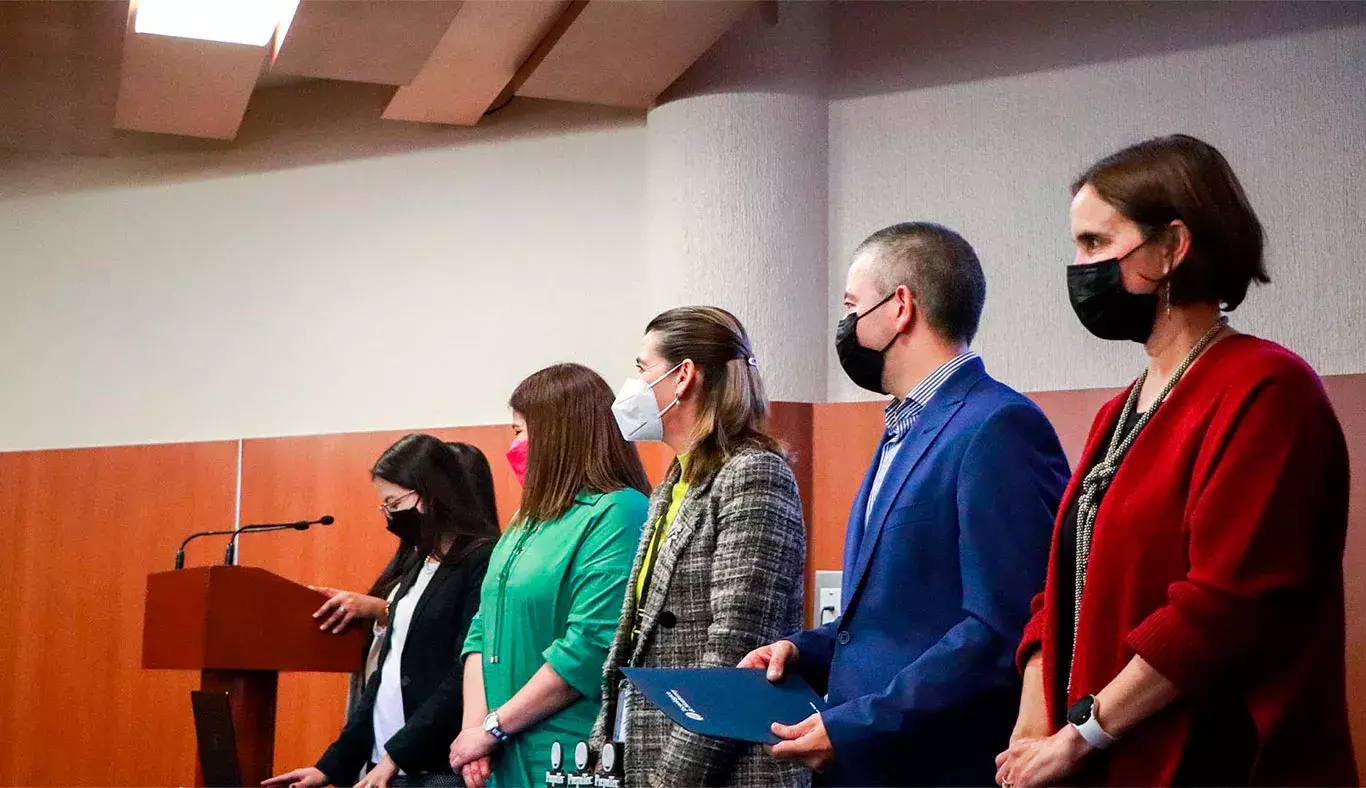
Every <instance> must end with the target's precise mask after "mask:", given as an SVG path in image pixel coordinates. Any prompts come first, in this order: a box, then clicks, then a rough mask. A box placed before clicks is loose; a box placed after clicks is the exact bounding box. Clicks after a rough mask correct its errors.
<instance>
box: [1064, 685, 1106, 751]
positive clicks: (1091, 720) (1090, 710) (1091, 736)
mask: <svg viewBox="0 0 1366 788" xmlns="http://www.w3.org/2000/svg"><path fill="white" fill-rule="evenodd" d="M1099 713H1100V706H1099V705H1098V703H1097V701H1096V696H1095V695H1087V696H1086V697H1084V698H1082V699H1081V700H1079V701H1077V702H1076V703H1074V704H1072V708H1070V709H1068V710H1067V724H1069V725H1071V726H1072V727H1073V728H1076V729H1077V733H1079V734H1081V737H1082V738H1083V739H1085V740H1086V743H1087V744H1089V745H1091V746H1092V747H1094V748H1096V749H1097V750H1103V749H1105V748H1107V747H1109V746H1110V745H1111V744H1114V743H1115V741H1116V739H1115V737H1114V736H1111V735H1110V734H1108V733H1106V732H1105V729H1104V728H1102V727H1100V720H1098V719H1096V716H1097V715H1098V714H1099Z"/></svg>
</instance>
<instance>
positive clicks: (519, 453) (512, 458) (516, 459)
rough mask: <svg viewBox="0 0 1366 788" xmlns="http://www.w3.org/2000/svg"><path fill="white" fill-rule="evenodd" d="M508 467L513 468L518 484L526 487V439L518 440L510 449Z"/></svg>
mask: <svg viewBox="0 0 1366 788" xmlns="http://www.w3.org/2000/svg"><path fill="white" fill-rule="evenodd" d="M507 457H508V465H511V466H512V473H513V475H514V476H516V477H517V483H518V484H520V485H522V486H523V487H525V486H526V457H527V445H526V439H524V438H518V439H517V440H515V441H513V442H512V446H510V447H508V454H507Z"/></svg>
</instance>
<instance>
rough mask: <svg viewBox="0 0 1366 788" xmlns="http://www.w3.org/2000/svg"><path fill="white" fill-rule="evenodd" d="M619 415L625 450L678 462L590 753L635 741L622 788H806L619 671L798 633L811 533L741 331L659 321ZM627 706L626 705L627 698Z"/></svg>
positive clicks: (694, 310) (618, 641) (676, 315)
mask: <svg viewBox="0 0 1366 788" xmlns="http://www.w3.org/2000/svg"><path fill="white" fill-rule="evenodd" d="M636 365H637V368H638V369H639V372H640V378H639V379H638V380H636V379H633V380H630V381H628V382H627V384H626V385H625V386H624V387H623V392H622V394H621V396H619V397H618V400H617V404H616V405H614V406H613V410H614V411H615V412H616V414H617V417H618V424H619V426H621V428H622V432H623V434H625V435H626V436H627V438H628V439H632V440H641V439H651V440H661V439H662V440H664V441H665V442H666V443H668V444H669V445H670V446H671V447H672V448H673V449H674V451H675V452H676V453H677V454H678V455H679V460H676V461H675V462H674V463H673V464H672V466H671V467H670V469H669V472H668V475H667V477H666V478H665V480H664V482H663V483H662V484H660V485H659V486H658V487H657V488H655V490H654V494H653V495H652V496H651V500H650V510H649V517H648V519H647V520H646V523H645V528H644V530H643V533H642V536H641V543H640V547H639V549H638V551H637V554H636V558H635V563H634V565H633V568H632V570H631V577H630V581H629V582H628V583H627V593H626V600H625V604H624V605H623V608H622V615H621V620H620V622H619V624H618V626H617V631H616V635H615V637H614V638H613V642H612V646H611V650H610V652H609V654H608V658H607V663H606V664H605V666H604V669H603V708H602V712H601V714H599V716H598V721H597V725H596V726H595V728H594V736H593V744H594V745H595V746H598V747H600V746H601V745H602V744H603V743H604V742H605V741H612V740H615V739H616V738H617V733H618V731H617V730H615V728H616V727H617V726H616V724H615V723H616V720H617V716H616V715H617V712H618V708H619V707H621V708H622V709H623V712H624V716H623V718H622V719H623V722H622V725H621V728H622V729H624V734H625V735H624V737H623V738H624V739H625V742H626V747H625V750H626V757H625V769H626V785H627V786H629V787H630V788H635V786H700V785H733V786H755V787H756V788H757V787H758V786H765V787H767V786H801V785H808V784H809V783H810V780H811V776H810V773H809V772H808V771H806V770H805V768H803V767H801V766H800V765H797V764H793V763H790V762H782V761H777V760H774V759H772V758H769V757H768V756H767V755H765V753H764V752H763V749H762V747H760V746H758V745H753V744H744V743H737V742H731V741H723V740H720V739H713V738H709V737H705V736H699V735H696V734H693V733H689V732H688V731H685V730H684V729H682V728H681V727H679V726H677V725H675V724H674V723H673V722H671V721H670V720H669V719H668V718H667V717H665V716H664V714H663V712H661V711H659V709H657V708H655V707H653V706H652V705H651V704H650V703H649V702H648V701H646V700H644V699H643V698H641V697H639V696H638V695H637V696H632V694H631V693H630V692H629V691H625V692H623V691H622V686H623V685H622V683H621V678H622V676H621V672H620V668H622V667H624V666H636V667H652V668H654V667H669V668H682V667H733V666H735V665H736V664H737V663H739V661H740V659H741V658H743V657H744V656H745V654H747V653H749V651H750V650H751V649H754V648H757V647H758V646H760V645H763V644H765V643H769V642H771V641H772V640H773V639H775V638H779V637H782V636H783V635H784V634H785V633H788V632H792V631H794V630H796V629H798V628H800V626H801V623H802V590H803V569H804V567H805V563H806V533H805V527H804V524H803V521H802V504H801V499H800V498H799V497H798V494H797V484H796V480H795V479H794V477H793V475H792V471H791V468H790V467H789V466H788V463H787V459H786V457H785V455H784V453H783V448H782V446H781V444H779V443H778V441H776V440H775V439H774V438H773V437H772V436H770V435H769V434H768V432H767V429H766V421H767V416H768V400H767V397H766V396H765V395H764V390H763V383H762V381H761V379H760V378H759V373H758V368H757V363H756V362H755V360H754V357H753V354H752V352H751V350H750V344H749V338H748V336H747V335H746V334H745V330H744V327H743V326H741V325H740V322H739V321H738V320H736V319H735V317H734V316H733V315H731V314H730V313H729V312H726V311H725V310H722V309H717V308H714V307H686V308H681V309H674V310H670V311H669V312H665V313H664V314H662V315H660V316H659V317H657V318H655V319H654V320H653V321H651V323H650V325H649V326H648V327H647V328H646V333H645V338H644V340H643V341H642V351H641V356H640V358H639V359H637V362H636ZM623 695H624V697H623Z"/></svg>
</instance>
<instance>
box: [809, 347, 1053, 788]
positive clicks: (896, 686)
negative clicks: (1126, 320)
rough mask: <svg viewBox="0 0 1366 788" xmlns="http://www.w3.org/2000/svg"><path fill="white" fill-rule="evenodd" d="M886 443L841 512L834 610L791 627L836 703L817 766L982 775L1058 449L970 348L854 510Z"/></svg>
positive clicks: (936, 781) (947, 777)
mask: <svg viewBox="0 0 1366 788" xmlns="http://www.w3.org/2000/svg"><path fill="white" fill-rule="evenodd" d="M886 440H887V438H886V436H884V437H883V444H885V443H886ZM881 455H882V445H881V444H880V445H879V447H878V453H877V454H876V455H874V457H873V462H872V466H871V467H870V468H869V470H868V474H867V476H866V477H865V478H864V480H863V486H862V487H861V488H860V489H859V493H858V497H857V498H856V499H855V501H854V507H853V511H852V512H851V513H850V516H849V530H848V534H847V536H846V538H845V549H844V587H843V590H842V596H841V598H842V600H843V602H844V612H843V614H842V615H841V616H840V617H839V618H838V619H836V620H834V621H832V622H830V623H829V624H826V625H825V626H822V627H820V628H818V629H814V630H807V631H804V632H799V633H797V634H795V635H793V636H792V637H791V638H790V640H792V641H793V642H794V643H796V644H797V648H798V651H799V659H798V663H797V669H798V671H799V672H801V673H802V674H803V676H804V677H805V678H806V679H807V680H808V681H810V682H811V683H812V684H813V685H814V686H816V687H817V689H818V690H820V689H824V690H825V691H826V692H827V693H828V700H829V703H830V705H831V708H830V709H829V710H828V711H826V712H824V713H823V714H822V715H821V716H822V719H823V720H824V722H825V729H826V732H827V733H828V734H829V736H830V740H831V742H832V743H833V745H834V749H835V757H834V761H833V763H832V764H831V765H830V767H828V768H827V770H826V771H825V773H824V774H822V775H821V776H820V777H819V778H818V779H819V781H820V782H823V783H825V784H828V785H851V786H852V785H963V784H968V785H992V784H993V782H994V779H993V778H994V776H995V773H996V767H995V763H994V758H995V756H996V754H997V753H999V752H1001V751H1003V750H1004V749H1005V748H1006V745H1007V743H1008V739H1009V736H1010V731H1011V728H1012V727H1013V724H1014V720H1015V716H1016V713H1017V712H1018V708H1019V706H1018V704H1019V677H1018V674H1017V673H1016V670H1015V666H1014V656H1015V648H1016V646H1017V645H1018V644H1019V642H1020V637H1021V634H1022V632H1023V630H1024V626H1025V623H1026V622H1027V621H1028V620H1029V603H1030V599H1031V598H1032V597H1033V596H1034V594H1036V593H1038V592H1039V591H1040V590H1041V589H1042V588H1043V583H1044V573H1045V571H1046V568H1047V564H1048V547H1049V540H1050V537H1051V535H1052V531H1053V518H1054V515H1055V513H1056V511H1057V507H1058V500H1059V498H1060V497H1061V496H1062V491H1063V487H1064V486H1065V485H1066V483H1067V478H1068V467H1067V459H1066V458H1065V457H1064V456H1063V452H1062V447H1061V446H1059V444H1058V438H1057V435H1056V433H1055V432H1054V431H1053V426H1052V425H1051V424H1050V423H1049V422H1048V419H1047V418H1046V417H1045V416H1044V415H1043V413H1042V412H1041V411H1040V410H1039V409H1038V407H1036V406H1035V405H1034V403H1032V402H1030V401H1029V400H1028V399H1026V398H1025V397H1023V396H1021V395H1020V394H1019V393H1018V392H1016V391H1014V390H1013V389H1011V388H1009V387H1008V386H1005V385H1003V384H1001V383H999V382H997V381H995V380H993V379H992V378H991V377H989V376H988V375H987V374H986V370H985V368H984V367H983V365H982V362H981V361H980V360H972V361H969V362H968V363H966V364H964V365H963V366H962V367H961V368H960V369H958V370H957V371H956V372H954V373H953V375H952V376H950V377H949V379H948V380H946V381H945V382H944V384H943V385H942V386H941V387H940V389H939V391H938V392H936V393H935V395H934V396H933V397H932V398H931V399H930V402H929V403H928V404H927V405H926V407H925V409H924V411H923V412H922V413H921V414H920V417H919V419H918V420H917V421H916V423H915V424H914V425H913V426H912V427H911V428H910V430H909V432H908V434H907V435H905V436H904V437H903V438H902V445H901V446H900V448H899V451H898V452H897V454H896V457H895V459H894V460H893V463H892V465H891V467H890V468H888V471H887V475H886V478H885V479H884V480H883V483H882V487H881V491H880V492H879V495H878V497H877V499H876V500H875V502H874V506H873V509H872V512H871V515H870V516H869V517H867V518H865V514H864V513H865V511H866V510H867V507H868V495H869V489H870V488H871V486H872V483H873V477H874V475H875V474H876V472H877V467H878V460H879V458H880V457H881ZM865 519H866V520H867V522H866V523H865Z"/></svg>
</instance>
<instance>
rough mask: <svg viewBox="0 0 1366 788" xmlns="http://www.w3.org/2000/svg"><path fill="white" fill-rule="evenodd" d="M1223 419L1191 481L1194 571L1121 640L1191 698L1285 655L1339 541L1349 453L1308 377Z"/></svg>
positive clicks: (1334, 561)
mask: <svg viewBox="0 0 1366 788" xmlns="http://www.w3.org/2000/svg"><path fill="white" fill-rule="evenodd" d="M1230 395H1231V396H1236V395H1233V393H1232V392H1230ZM1224 414H1226V415H1221V414H1220V413H1218V412H1216V414H1215V415H1214V417H1213V421H1212V422H1211V423H1210V425H1209V432H1208V433H1207V435H1206V437H1205V444H1204V445H1203V446H1202V447H1201V451H1200V458H1199V459H1198V460H1197V464H1196V467H1195V469H1194V473H1193V476H1192V479H1191V501H1190V503H1189V504H1188V507H1187V514H1186V526H1187V528H1188V530H1189V562H1190V569H1189V570H1188V572H1187V574H1186V577H1185V579H1184V580H1182V581H1180V582H1176V583H1173V584H1171V585H1170V586H1169V587H1168V593H1167V604H1165V605H1164V606H1162V607H1160V608H1158V609H1157V610H1156V611H1154V612H1153V613H1152V614H1151V615H1150V616H1148V618H1147V619H1145V620H1144V621H1143V622H1142V623H1141V624H1139V626H1138V627H1136V628H1135V629H1134V630H1133V631H1132V632H1130V633H1129V636H1128V638H1127V641H1126V642H1127V643H1128V645H1129V647H1130V648H1132V649H1133V650H1134V651H1135V652H1136V653H1137V654H1138V655H1139V656H1141V657H1142V658H1143V659H1144V660H1146V661H1147V662H1148V663H1149V664H1151V665H1152V666H1153V667H1154V668H1156V669H1157V671H1158V672H1159V673H1161V674H1162V675H1163V676H1166V677H1167V678H1168V679H1169V680H1170V681H1172V682H1173V683H1174V684H1176V685H1177V687H1178V688H1180V689H1181V690H1182V692H1184V693H1187V694H1198V693H1201V692H1203V691H1206V690H1208V689H1210V688H1212V687H1213V686H1214V685H1215V684H1216V682H1220V683H1222V682H1233V681H1237V680H1238V678H1239V677H1240V676H1243V675H1246V673H1247V672H1248V671H1255V670H1256V666H1257V664H1258V663H1259V661H1260V660H1270V659H1273V658H1274V657H1273V653H1274V652H1276V651H1277V649H1278V647H1285V646H1293V644H1294V643H1295V642H1296V641H1297V640H1298V639H1299V637H1300V632H1301V630H1302V627H1303V626H1306V625H1309V624H1308V622H1310V621H1311V620H1312V619H1313V618H1314V616H1312V615H1309V611H1310V610H1311V609H1312V607H1311V605H1312V600H1313V595H1314V594H1315V593H1316V592H1319V591H1321V590H1323V589H1327V588H1330V587H1331V582H1330V581H1331V578H1333V577H1334V576H1335V575H1336V574H1337V573H1338V572H1340V571H1341V566H1342V552H1343V542H1344V540H1345V536H1346V525H1347V472H1348V471H1347V453H1346V444H1345V442H1344V439H1343V437H1342V428H1341V426H1340V425H1339V424H1338V421H1337V417H1336V416H1335V415H1334V414H1333V411H1332V408H1331V406H1330V405H1329V404H1328V401H1327V397H1326V395H1325V394H1324V392H1323V389H1322V388H1321V386H1320V385H1319V383H1318V380H1317V378H1315V377H1314V375H1313V373H1312V372H1311V371H1310V370H1308V368H1307V367H1303V368H1299V367H1296V368H1292V369H1282V370H1279V371H1278V372H1277V374H1275V375H1273V376H1271V377H1268V378H1266V379H1264V380H1263V381H1262V382H1261V383H1259V384H1258V385H1256V386H1254V387H1253V388H1252V389H1251V390H1250V391H1249V392H1248V393H1247V395H1246V396H1244V397H1242V398H1240V400H1239V401H1238V402H1236V403H1234V404H1233V405H1232V406H1230V407H1229V408H1228V409H1227V410H1225V411H1224ZM1306 600H1309V603H1308V604H1306Z"/></svg>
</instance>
